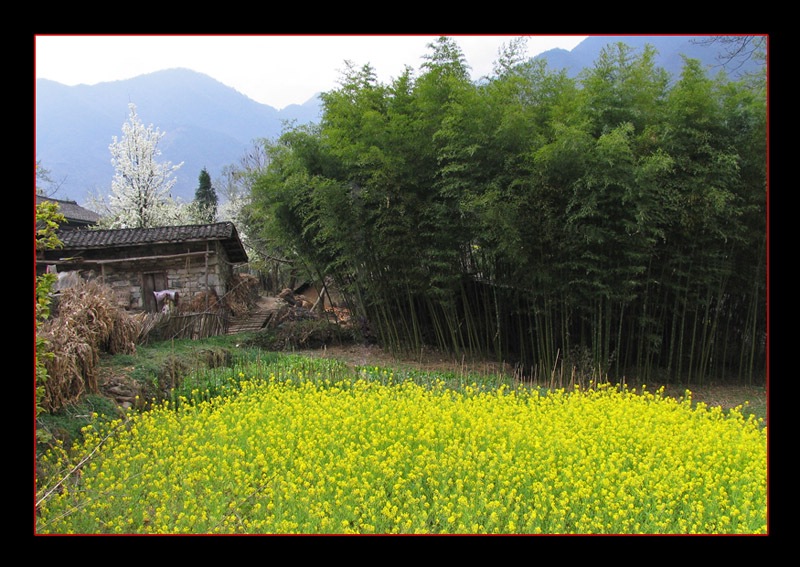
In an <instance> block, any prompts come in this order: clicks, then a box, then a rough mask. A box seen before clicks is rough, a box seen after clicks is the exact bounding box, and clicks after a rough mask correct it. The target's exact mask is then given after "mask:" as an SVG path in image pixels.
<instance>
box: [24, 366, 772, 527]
mask: <svg viewBox="0 0 800 567" xmlns="http://www.w3.org/2000/svg"><path fill="white" fill-rule="evenodd" d="M59 458H61V459H64V458H65V457H64V455H63V454H59V453H58V452H55V451H54V452H53V453H52V454H49V455H47V456H46V457H44V460H45V461H48V460H49V461H50V463H49V464H50V465H51V466H53V465H55V463H56V461H57V459H59ZM70 459H71V461H69V462H67V461H62V462H61V463H60V464H61V466H62V467H64V471H65V473H66V471H68V470H69V469H70V468H71V467H74V465H75V463H77V462H78V460H79V459H84V460H85V462H84V464H83V465H82V467H81V468H80V470H79V471H78V470H76V472H75V473H74V474H72V475H70V476H68V477H67V478H66V480H64V481H63V482H60V483H59V484H57V485H56V484H55V483H53V484H52V485H51V486H50V487H47V486H42V487H40V489H39V495H40V502H39V504H40V506H39V515H38V519H37V527H36V529H37V533H40V534H68V533H91V534H98V533H103V534H106V533H137V534H231V533H247V534H284V533H302V534H317V533H346V534H369V533H392V534H394V533H420V534H432V533H436V534H438V533H447V534H568V533H574V534H606V533H612V534H633V533H646V534H739V533H744V534H764V533H767V434H766V427H765V426H763V424H761V423H759V422H758V421H756V420H755V419H754V418H747V419H745V418H744V417H743V416H742V414H741V413H740V412H738V411H735V410H734V411H732V412H727V413H723V412H722V411H721V410H719V409H718V408H714V409H709V408H707V407H705V406H703V405H702V404H698V405H695V406H694V407H693V404H692V403H691V399H690V395H689V394H688V392H687V396H686V397H685V398H684V399H683V400H675V399H672V398H667V397H663V396H661V395H660V392H654V393H650V392H648V391H647V390H646V389H640V390H639V391H636V390H629V389H628V388H625V387H615V386H610V385H597V386H595V387H592V388H590V389H578V388H576V389H574V390H558V391H552V392H540V391H539V390H537V389H522V388H518V389H514V388H508V387H504V386H500V387H498V388H486V387H480V386H478V385H477V384H472V385H465V386H463V387H460V388H450V387H446V386H445V384H444V382H436V381H435V380H434V381H432V383H430V384H427V385H420V384H418V383H415V382H414V381H411V380H403V379H399V378H397V379H396V378H395V377H394V376H393V375H392V372H391V371H390V370H385V369H380V368H371V369H362V370H360V371H357V372H356V371H354V372H353V373H352V375H351V376H348V377H345V378H342V379H337V380H331V379H327V378H323V377H321V376H313V375H312V376H308V375H305V374H304V371H303V370H301V369H298V370H290V371H287V372H284V373H281V374H278V375H275V374H273V375H271V376H269V377H265V378H259V379H252V380H244V381H241V382H239V383H238V385H237V386H236V387H235V388H234V387H232V388H230V390H229V392H228V393H227V394H226V395H222V396H218V397H214V398H212V399H203V396H202V395H200V394H199V393H198V395H197V396H196V399H194V400H187V399H180V400H175V401H172V402H166V403H163V404H161V405H158V406H157V407H155V408H153V409H152V410H150V411H147V412H144V413H133V412H131V413H130V414H129V415H128V417H127V418H126V419H125V420H122V421H117V422H113V423H111V424H106V425H101V424H98V425H97V426H95V427H94V428H92V429H90V430H87V431H86V436H85V441H84V442H83V444H82V445H81V446H80V447H77V448H75V450H74V455H73V456H71V457H70ZM62 478H63V477H62Z"/></svg>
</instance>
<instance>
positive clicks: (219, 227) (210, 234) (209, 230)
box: [58, 222, 247, 263]
mask: <svg viewBox="0 0 800 567" xmlns="http://www.w3.org/2000/svg"><path fill="white" fill-rule="evenodd" d="M58 238H59V239H60V240H61V242H62V244H63V247H62V248H63V249H73V250H74V249H77V248H80V249H99V248H112V247H113V248H119V247H125V246H141V245H147V244H165V243H180V242H197V241H207V240H218V241H220V243H221V244H222V246H223V247H224V248H225V250H226V252H227V253H228V259H229V260H230V261H231V262H234V263H239V262H247V253H246V252H245V250H244V247H243V246H242V242H241V240H239V233H238V232H237V231H236V227H235V226H234V225H233V223H231V222H220V223H214V224H197V225H184V226H160V227H155V228H118V229H103V230H67V231H59V234H58Z"/></svg>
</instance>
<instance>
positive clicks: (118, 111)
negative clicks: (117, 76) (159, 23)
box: [36, 69, 321, 203]
mask: <svg viewBox="0 0 800 567" xmlns="http://www.w3.org/2000/svg"><path fill="white" fill-rule="evenodd" d="M129 102H133V103H134V104H136V111H137V114H138V115H139V119H140V120H141V121H142V122H143V123H144V124H145V125H150V124H152V125H153V126H154V127H156V128H158V129H159V130H160V131H162V132H164V133H165V135H164V138H163V139H162V140H161V142H160V144H159V149H160V150H161V152H162V155H161V159H162V160H163V161H170V162H172V163H173V164H175V165H176V164H178V163H181V162H184V164H183V166H182V167H181V168H180V169H179V170H178V171H177V173H176V175H175V177H176V178H177V183H176V185H175V189H174V191H173V196H175V197H180V198H181V199H183V200H185V201H189V200H191V199H193V198H194V191H195V189H196V188H197V184H198V177H199V175H200V171H201V170H202V169H203V168H204V167H205V168H206V169H207V170H208V172H209V174H210V175H211V177H212V179H214V178H215V177H217V176H218V175H220V173H221V172H222V169H223V167H225V166H226V165H230V164H234V163H237V162H238V161H239V159H240V158H241V156H242V155H243V154H244V152H245V151H246V150H247V149H248V148H249V147H250V146H251V145H252V141H253V140H255V139H256V138H275V137H277V136H278V135H279V134H280V132H281V130H282V128H283V123H284V121H292V120H296V121H297V122H298V123H301V124H304V123H308V122H314V121H317V120H318V119H319V115H320V111H321V104H320V101H319V98H318V97H314V98H312V99H311V100H309V101H307V102H306V103H304V104H300V105H290V106H289V107H287V108H285V109H283V110H277V109H275V108H273V107H271V106H268V105H265V104H261V103H258V102H256V101H254V100H252V99H250V98H248V97H247V96H245V95H243V94H241V93H240V92H238V91H237V90H236V89H234V88H231V87H228V86H226V85H224V84H222V83H220V82H219V81H216V80H215V79H213V78H211V77H209V76H207V75H204V74H202V73H198V72H195V71H191V70H188V69H169V70H164V71H157V72H154V73H150V74H147V75H141V76H138V77H134V78H132V79H128V80H123V81H111V82H106V83H99V84H97V85H92V86H89V85H76V86H73V87H70V86H65V85H62V84H59V83H56V82H54V81H49V80H46V79H38V80H37V81H36V159H37V160H40V161H41V164H42V166H43V167H44V168H45V169H48V170H50V172H51V175H52V177H53V179H54V180H56V181H61V180H63V181H64V182H63V184H62V185H61V188H60V189H59V191H58V193H57V194H56V195H55V197H57V198H60V199H71V200H76V201H78V202H79V203H84V202H85V201H86V199H87V198H88V196H89V195H90V194H91V193H98V194H107V193H108V191H109V189H110V185H111V179H112V177H113V175H114V168H113V167H112V165H111V154H110V152H109V149H108V146H109V144H110V143H111V142H112V140H113V137H114V136H117V137H118V138H119V137H121V136H122V125H123V123H125V122H126V121H127V120H128V112H129V111H128V103H129Z"/></svg>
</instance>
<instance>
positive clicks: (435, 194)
mask: <svg viewBox="0 0 800 567" xmlns="http://www.w3.org/2000/svg"><path fill="white" fill-rule="evenodd" d="M521 45H522V44H520V43H517V42H513V41H512V42H510V43H509V44H508V45H507V46H505V47H506V48H505V50H504V51H503V52H502V53H500V54H499V55H498V59H497V61H496V62H495V68H494V72H493V74H492V76H490V77H487V78H485V79H484V80H481V81H478V82H474V81H471V80H470V79H469V67H468V65H467V63H466V62H465V60H464V56H463V54H462V52H461V51H460V49H459V48H458V46H457V44H456V43H455V42H454V41H453V40H452V39H450V38H440V39H439V40H438V41H437V42H435V43H433V44H431V45H430V46H429V53H427V54H426V55H425V56H424V58H423V63H422V65H421V67H420V69H419V74H418V76H417V75H416V74H415V73H414V71H413V70H412V69H411V68H410V67H407V68H406V70H405V72H404V73H402V74H401V75H400V76H399V77H397V78H394V79H392V81H391V83H390V84H382V83H380V82H379V81H377V79H376V77H375V71H374V69H373V68H372V67H371V66H370V65H364V66H363V67H357V66H355V65H353V64H352V63H349V62H348V64H347V68H346V70H345V71H344V72H343V73H342V77H341V80H340V83H339V87H338V88H337V89H335V90H332V91H330V92H327V93H324V94H323V95H322V100H323V115H322V118H321V120H320V122H319V123H318V124H315V125H312V126H302V127H290V128H288V129H287V130H286V131H285V132H284V134H283V135H282V136H281V137H280V138H279V139H278V140H276V141H274V142H270V143H268V144H267V152H268V154H269V157H270V164H269V166H268V168H267V169H266V170H265V171H264V172H263V173H262V174H261V175H260V177H259V178H258V180H257V181H256V183H255V184H254V188H253V208H252V211H251V212H252V214H251V219H253V220H254V221H255V222H257V223H258V226H260V230H262V231H263V233H265V234H269V236H270V237H271V238H273V239H275V238H277V239H279V240H280V242H281V243H282V245H283V246H285V247H287V248H288V249H291V250H292V251H293V252H294V253H295V254H296V255H297V256H298V257H299V258H301V259H302V261H303V262H304V263H305V265H307V266H310V267H311V270H312V271H313V273H314V275H316V276H326V277H330V278H332V279H333V280H334V281H336V282H337V284H338V285H339V287H340V288H341V290H342V291H343V292H344V293H345V294H346V296H347V297H348V300H349V302H350V307H351V309H352V310H353V311H354V313H356V314H357V315H358V316H359V317H360V318H361V319H362V320H363V321H365V322H368V324H369V326H370V328H371V329H372V331H373V332H374V333H375V335H376V336H377V338H378V340H379V341H380V342H381V344H382V345H384V346H386V347H389V348H392V349H418V348H420V347H422V346H424V345H430V346H433V347H437V348H440V349H444V350H446V351H447V352H452V353H454V354H456V355H457V356H461V355H480V356H489V357H496V358H497V359H498V360H504V361H516V362H518V363H519V364H520V365H521V368H523V369H524V371H525V374H526V375H529V376H532V377H536V376H539V377H541V376H545V375H550V374H551V373H552V371H553V369H554V368H557V367H561V368H567V369H572V371H573V372H574V371H575V369H578V370H583V371H589V372H592V373H597V372H599V373H601V374H602V375H604V376H611V377H614V378H615V379H622V378H623V377H628V378H629V379H634V378H635V379H639V380H652V379H654V378H658V379H661V380H663V381H681V382H685V383H702V382H703V381H708V380H714V381H732V380H737V381H748V382H752V381H754V380H762V379H763V378H764V376H765V367H766V353H765V350H766V345H765V341H766V289H765V288H766V247H767V242H766V235H767V230H766V221H767V219H766V196H767V189H766V179H767V163H766V162H767V160H766V145H767V136H766V116H767V113H766V80H765V76H766V73H764V74H763V76H761V77H749V78H747V79H742V80H737V81H733V80H730V79H728V78H727V77H726V75H725V74H724V73H722V72H720V73H719V74H717V73H715V74H714V75H713V76H712V74H711V73H710V72H709V71H707V70H706V69H705V68H703V67H702V66H701V65H700V63H699V62H698V61H696V60H692V59H686V60H685V61H684V64H683V68H682V72H681V73H680V76H678V77H673V76H670V75H669V74H668V73H667V72H666V71H664V70H663V69H661V68H659V67H658V66H657V65H656V64H655V63H654V60H655V55H656V54H655V51H654V50H653V49H652V48H650V47H647V48H645V49H643V50H641V51H640V52H635V51H634V50H632V49H631V48H629V47H628V46H626V45H625V44H623V43H616V44H609V45H608V46H607V47H606V48H605V49H604V50H603V52H602V53H601V55H600V56H599V57H598V59H597V61H596V62H595V64H594V66H593V67H591V68H589V69H586V70H584V71H583V73H582V74H581V75H580V76H579V77H578V78H574V79H573V78H568V77H567V76H566V74H564V73H563V72H555V71H551V70H549V69H548V68H547V67H546V66H545V65H544V63H542V62H537V61H531V60H526V59H524V58H523V57H522V56H521V55H520V54H521V53H522V51H523V50H522V49H521V48H520V47H521Z"/></svg>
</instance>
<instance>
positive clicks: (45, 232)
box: [35, 201, 65, 441]
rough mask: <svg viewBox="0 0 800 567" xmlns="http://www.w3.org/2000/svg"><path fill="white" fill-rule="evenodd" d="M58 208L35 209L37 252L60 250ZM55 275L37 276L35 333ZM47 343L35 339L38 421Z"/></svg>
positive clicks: (46, 312)
mask: <svg viewBox="0 0 800 567" xmlns="http://www.w3.org/2000/svg"><path fill="white" fill-rule="evenodd" d="M58 210H59V209H58V204H57V203H54V202H52V201H45V202H42V203H40V204H39V205H37V207H36V250H37V251H39V250H51V249H54V248H58V247H59V246H61V241H60V240H59V238H58V234H57V230H58V227H59V225H60V224H61V223H63V222H64V220H65V219H64V215H62V214H61V213H60V212H58ZM57 279H58V278H57V276H56V274H51V273H45V274H41V275H38V276H36V305H35V310H36V312H35V320H36V329H37V331H38V329H39V327H40V326H41V324H42V323H44V321H46V320H47V319H48V318H49V317H50V303H51V299H52V297H51V295H52V292H53V288H54V286H55V284H56V281H57ZM47 348H48V343H47V341H46V340H45V339H44V338H42V337H41V336H39V334H38V333H37V335H36V352H35V359H36V360H35V363H36V377H35V380H36V417H37V419H38V418H39V417H40V416H41V415H42V413H43V412H44V409H43V408H42V406H41V400H42V399H43V398H44V395H45V386H44V385H45V383H46V382H47V369H46V368H45V366H44V359H45V358H46V357H48V356H53V355H52V353H49V352H48V351H47ZM36 434H37V438H38V440H39V441H45V440H47V437H48V436H47V433H46V430H40V429H37V431H36Z"/></svg>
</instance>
